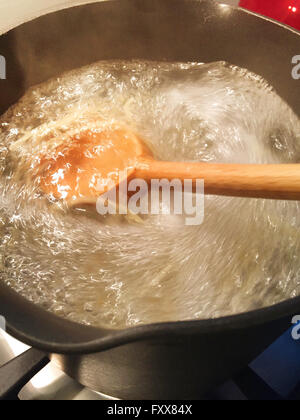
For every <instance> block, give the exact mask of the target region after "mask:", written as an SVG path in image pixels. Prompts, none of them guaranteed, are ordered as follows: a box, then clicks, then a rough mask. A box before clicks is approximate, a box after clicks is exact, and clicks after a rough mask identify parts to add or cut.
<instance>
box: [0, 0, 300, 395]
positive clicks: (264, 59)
mask: <svg viewBox="0 0 300 420" xmlns="http://www.w3.org/2000/svg"><path fill="white" fill-rule="evenodd" d="M299 52H300V37H299V33H298V32H296V31H293V30H292V29H288V28H286V27H284V26H282V25H279V24H276V23H274V22H272V21H270V20H268V19H264V18H260V17H257V16H256V15H253V14H252V13H249V12H246V11H243V10H239V9H234V8H229V7H227V6H226V7H224V6H221V5H219V4H216V3H215V2H214V1H201V0H198V1H195V0H120V1H119V0H114V1H107V2H102V3H98V4H92V5H87V6H81V7H75V8H72V9H69V10H65V11H61V12H57V13H54V14H51V15H47V16H45V17H41V18H39V19H37V20H35V21H32V22H30V23H26V24H24V25H22V26H21V27H18V28H16V29H14V30H13V31H11V32H9V33H8V34H6V35H3V36H2V37H0V53H1V54H2V55H4V56H6V58H7V67H8V68H7V75H8V79H7V80H5V81H0V91H1V97H0V109H1V111H4V110H6V109H7V108H8V106H9V105H11V104H12V103H14V102H15V101H16V100H18V99H19V97H20V96H21V95H22V94H23V93H24V92H25V91H26V89H27V88H29V87H30V86H32V85H34V84H36V83H39V82H42V81H45V80H47V79H48V78H50V77H53V76H56V75H58V74H60V73H62V72H64V71H66V70H70V69H73V68H76V67H80V66H83V65H86V64H89V63H92V62H95V61H97V60H102V59H116V58H117V59H120V58H123V59H131V58H144V59H153V60H166V61H202V62H210V61H218V60H225V61H228V62H230V63H232V64H236V65H238V66H241V67H246V68H248V69H249V70H251V71H254V72H255V73H258V74H260V75H262V76H263V77H265V78H266V79H267V80H268V81H269V82H270V83H271V84H272V85H273V86H274V87H275V88H276V90H277V91H278V93H279V94H280V95H281V96H282V97H283V98H284V99H285V100H286V101H287V102H288V103H289V105H290V106H291V107H292V108H293V109H294V111H295V112H296V113H297V114H298V115H299V114H300V95H299V86H300V81H297V80H294V79H293V78H292V75H291V72H292V57H293V56H295V55H297V54H299ZM297 313H300V298H296V299H292V300H289V301H286V302H284V303H282V304H279V305H276V306H273V307H269V308H266V309H263V310H258V311H254V312H249V313H247V314H242V315H237V316H233V317H227V318H222V319H215V320H205V321H191V322H173V323H167V324H156V325H147V326H142V327H138V328H131V329H127V330H123V331H116V330H111V331H109V330H105V329H97V328H90V327H86V326H82V325H78V324H75V323H71V322H69V321H65V320H63V319H60V318H57V317H56V316H54V315H52V314H50V313H48V312H45V311H43V310H42V309H40V308H38V307H37V306H35V305H33V304H32V303H29V302H28V301H26V300H24V299H23V298H22V297H20V296H19V295H17V294H16V293H15V292H13V291H12V290H10V289H9V288H8V287H7V286H5V285H4V284H1V285H0V314H1V315H3V316H5V318H6V320H7V328H8V332H9V333H11V334H12V335H13V336H15V337H16V338H18V339H20V340H21V341H23V342H25V343H27V344H29V345H31V346H33V347H35V348H36V349H40V350H42V351H44V352H46V353H47V355H49V357H50V358H51V359H53V360H55V362H57V363H58V364H59V366H60V367H61V368H62V369H63V370H64V371H65V372H66V373H68V374H69V375H70V376H72V377H73V378H75V379H76V380H78V381H79V382H80V383H81V384H83V385H86V386H88V387H90V388H92V389H94V390H98V391H101V392H102V393H104V394H108V395H111V396H114V397H116V398H121V399H196V398H197V399H198V398H199V397H201V395H203V394H204V393H205V392H206V391H208V390H210V389H211V388H212V387H214V386H216V385H218V384H220V383H222V382H223V381H224V380H226V379H227V378H229V377H231V376H232V375H234V374H236V373H237V372H239V370H241V369H242V368H243V367H245V366H246V365H247V364H249V363H250V362H251V361H252V360H253V359H254V358H256V357H257V356H258V355H259V354H260V353H261V352H262V351H263V350H264V349H266V348H267V347H268V346H269V345H270V344H271V343H272V342H273V341H274V340H275V339H276V338H277V337H278V336H280V335H281V334H282V333H283V332H284V331H285V330H287V329H288V328H289V327H290V325H291V320H292V316H293V315H295V314H297ZM29 356H30V355H28V354H27V356H24V357H27V359H28V357H29ZM31 358H32V360H33V361H32V365H31V367H32V370H33V371H34V368H35V367H36V365H37V364H39V363H42V362H43V355H41V354H40V353H36V352H35V353H31ZM20 361H22V359H19V362H18V363H19V365H20ZM38 362H39V363H38ZM14 363H16V362H14ZM21 364H22V363H21ZM39 366H40V365H39ZM13 367H15V365H13ZM10 368H11V367H10ZM8 371H9V366H6V367H5V368H3V369H2V370H0V393H1V390H2V396H3V395H5V393H6V392H7V391H8V390H9V389H10V384H9V381H10V380H11V379H9V378H8V377H7V372H8ZM10 372H11V371H10ZM27 373H28V372H27ZM31 373H32V372H31ZM4 378H5V383H4V381H3V379H4ZM27 379H28V377H27ZM6 395H7V394H6Z"/></svg>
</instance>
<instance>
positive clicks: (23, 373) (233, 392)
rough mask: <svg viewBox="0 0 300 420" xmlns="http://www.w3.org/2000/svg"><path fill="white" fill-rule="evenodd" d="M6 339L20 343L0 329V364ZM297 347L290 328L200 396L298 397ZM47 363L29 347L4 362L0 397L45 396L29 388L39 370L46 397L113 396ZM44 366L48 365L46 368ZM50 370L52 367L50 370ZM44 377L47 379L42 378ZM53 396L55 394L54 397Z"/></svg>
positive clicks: (209, 398)
mask: <svg viewBox="0 0 300 420" xmlns="http://www.w3.org/2000/svg"><path fill="white" fill-rule="evenodd" d="M1 336H3V340H1ZM7 340H10V341H11V340H12V347H13V348H14V349H16V346H18V345H20V346H22V344H21V343H18V342H17V341H16V340H14V339H12V338H11V337H9V336H7V335H6V334H5V333H3V332H1V331H0V364H1V355H2V353H3V351H4V350H3V348H4V347H3V343H4V344H5V343H6V344H7ZM299 346H300V341H295V340H293V339H292V335H291V331H288V332H287V333H286V334H284V335H283V336H282V337H281V338H280V339H279V340H277V341H276V342H275V343H274V344H273V345H272V346H271V347H270V348H269V349H268V350H266V351H265V352H264V353H263V354H262V355H261V356H259V357H258V359H256V360H255V361H254V362H253V363H252V364H251V366H249V367H246V368H245V369H244V370H243V371H242V372H241V373H240V374H239V375H237V376H236V377H234V378H232V379H231V380H230V381H228V382H226V383H225V384H223V385H222V386H220V387H219V388H218V389H215V390H214V391H212V392H210V393H209V394H207V395H205V396H204V398H203V397H202V398H201V396H200V395H199V399H205V400H252V401H253V400H256V401H257V400H268V401H280V400H297V401H298V400H300V358H299ZM23 348H24V347H23ZM19 351H20V349H19ZM17 352H18V351H17ZM15 353H16V352H15ZM48 364H49V359H48V358H47V356H45V354H43V353H42V352H40V351H38V350H36V349H29V350H27V351H25V352H24V353H22V354H21V355H20V356H18V357H15V358H13V359H12V360H10V362H8V363H6V364H4V365H3V366H2V368H1V369H0V374H1V375H0V399H3V400H18V399H44V398H42V397H43V395H42V394H41V395H35V393H34V391H33V389H34V387H33V386H32V388H31V390H30V389H29V386H30V384H28V382H29V381H30V380H31V379H32V378H34V377H35V375H36V374H37V373H38V372H40V373H39V375H41V374H42V373H44V382H43V381H40V383H39V385H40V386H41V387H42V388H43V387H44V388H45V389H47V386H48V387H49V386H50V387H51V392H52V398H51V395H50V398H49V395H48V397H47V398H45V399H58V398H59V399H82V400H85V399H98V400H99V399H100V400H113V399H114V398H112V397H108V396H105V395H102V394H100V393H96V392H94V391H90V390H88V389H86V388H83V387H82V386H81V385H79V384H76V382H75V381H73V380H72V379H70V378H68V377H67V376H66V375H64V374H63V373H62V372H60V373H59V374H58V375H59V377H54V376H53V369H55V368H53V366H51V363H50V364H49V365H48ZM46 365H48V366H47V367H46V368H45V366H46ZM44 368H45V369H44ZM43 369H44V370H43ZM47 369H48V371H47ZM50 369H52V372H51V371H50ZM39 375H38V376H36V379H35V378H34V379H33V381H32V385H33V383H34V382H35V380H37V379H38V377H39ZM51 375H52V376H51ZM45 378H46V379H47V381H45ZM53 378H54V379H53ZM46 382H47V383H46ZM24 387H25V388H24ZM50 394H51V393H50ZM54 395H56V397H55V398H54Z"/></svg>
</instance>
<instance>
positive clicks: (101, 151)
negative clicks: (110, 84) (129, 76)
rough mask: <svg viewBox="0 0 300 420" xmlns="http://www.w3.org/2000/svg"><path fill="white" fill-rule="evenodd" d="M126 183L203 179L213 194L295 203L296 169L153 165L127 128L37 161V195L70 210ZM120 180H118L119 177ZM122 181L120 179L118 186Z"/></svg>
mask: <svg viewBox="0 0 300 420" xmlns="http://www.w3.org/2000/svg"><path fill="white" fill-rule="evenodd" d="M124 170H126V171H127V175H126V176H127V178H128V180H131V179H133V178H141V179H144V180H146V181H147V182H149V183H150V182H151V180H152V179H162V178H165V179H168V180H173V179H179V180H182V181H184V180H187V179H190V180H193V181H194V182H195V181H196V180H197V179H204V181H205V193H206V194H213V195H224V196H236V197H253V198H272V199H284V200H300V164H274V165H259V164H253V165H248V164H223V163H187V162H162V161H156V160H154V158H153V155H152V153H151V152H150V150H149V149H148V147H147V146H146V145H145V143H144V142H143V140H142V139H141V138H139V137H138V136H137V135H136V134H134V133H133V132H132V131H130V130H129V129H127V128H119V127H113V128H111V127H110V128H103V129H100V130H88V131H84V132H81V133H80V134H78V135H76V136H74V137H72V138H70V140H69V141H68V142H67V143H64V144H63V145H61V146H59V147H57V148H56V149H55V150H54V151H53V152H51V153H49V155H47V156H42V157H41V159H40V163H39V166H38V170H37V173H36V174H37V176H38V177H39V182H40V186H41V188H42V190H43V191H44V192H45V193H46V194H47V195H50V196H52V197H54V198H56V199H63V200H66V201H67V202H68V204H70V205H75V204H76V205H77V204H80V203H94V202H95V201H96V200H97V198H98V197H99V196H100V195H101V194H103V193H104V192H106V191H107V190H109V189H110V188H112V187H113V186H117V185H118V184H119V182H120V179H119V174H120V173H122V172H123V171H124ZM123 176H124V175H123ZM122 180H123V178H122V177H121V181H122Z"/></svg>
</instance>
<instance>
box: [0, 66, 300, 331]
mask: <svg viewBox="0 0 300 420" xmlns="http://www.w3.org/2000/svg"><path fill="white" fill-rule="evenodd" d="M95 117H96V118H98V117H99V118H105V119H106V120H107V121H110V122H114V121H118V122H121V123H124V124H126V125H129V126H130V127H131V128H133V129H134V130H135V131H136V132H137V133H139V134H140V135H141V136H142V137H143V138H144V139H145V141H146V142H147V143H148V144H149V145H150V146H151V148H152V150H154V153H155V156H156V157H157V158H159V159H163V160H186V161H206V162H237V163H279V162H286V163H289V162H290V163H295V162H300V122H299V120H298V119H297V117H296V116H295V115H294V114H293V112H292V111H291V110H290V109H289V107H288V106H287V105H286V104H285V103H284V102H283V101H282V100H281V99H280V98H279V97H278V95H276V93H275V92H274V91H273V90H272V88H271V87H270V86H269V85H268V84H267V83H266V82H265V81H264V80H262V79H261V78H260V77H259V76H256V75H254V74H252V73H249V72H248V71H246V70H242V69H239V68H237V67H232V66H229V65H227V64H226V63H211V64H205V65H204V64H195V63H194V64H167V63H165V64H163V63H147V62H100V63H97V64H94V65H92V66H90V67H86V68H84V69H80V70H77V71H74V72H71V73H68V74H66V75H63V76H61V77H60V78H59V79H56V80H52V81H50V82H48V83H45V84H43V85H41V86H38V87H35V88H33V89H32V90H30V91H29V92H28V93H27V94H26V95H25V96H24V98H23V99H22V100H21V101H20V102H19V103H18V104H17V105H16V106H14V107H13V108H11V109H10V110H9V111H8V113H7V114H6V115H4V116H3V117H2V119H1V121H0V125H1V134H0V171H1V172H0V173H1V180H0V231H1V245H0V275H1V281H4V282H6V283H7V284H8V285H10V286H11V287H13V288H14V289H15V290H17V291H18V292H19V293H21V294H22V295H23V296H25V297H26V298H28V299H30V300H32V301H33V302H35V303H37V304H39V305H41V306H43V307H44V308H46V309H48V310H50V311H53V312H54V313H56V314H58V315H60V316H63V317H67V318H69V319H72V320H75V321H78V322H81V323H87V324H92V325H102V326H103V325H106V326H112V327H116V328H119V327H125V326H129V325H137V324H142V323H150V322H161V321H169V320H185V319H202V318H208V317H219V316H222V315H227V314H233V313H239V312H243V311H247V310H251V309H255V308H260V307H263V306H267V305H272V304H274V303H276V302H279V301H282V300H284V299H287V298H290V297H294V296H297V295H299V294H300V259H299V255H300V235H299V226H300V212H299V210H300V209H299V203H298V202H286V201H277V202H276V201H271V200H255V199H238V198H225V197H206V199H205V220H204V223H203V225H201V226H198V227H195V226H193V227H188V226H185V225H184V216H182V217H181V216H176V217H175V216H173V217H167V216H164V217H163V216H149V217H145V218H143V221H141V223H136V220H130V219H128V218H127V219H125V218H121V217H117V216H116V217H110V218H101V217H100V216H95V213H93V212H87V211H86V209H77V210H74V211H70V210H68V209H67V208H66V207H65V206H64V205H63V204H57V203H53V202H50V201H49V200H47V199H46V198H45V197H43V195H42V194H41V193H40V191H39V189H38V186H37V185H36V184H35V183H32V182H29V181H30V170H31V169H30V165H31V163H32V159H33V157H34V156H36V155H37V153H40V152H41V151H42V150H48V149H49V148H51V147H53V144H56V143H53V142H54V139H56V140H55V141H60V142H62V141H67V139H68V137H69V136H70V133H71V132H74V131H76V130H79V129H84V127H88V126H89V121H91V119H94V118H95ZM57 139H58V140H57ZM91 213H93V214H91Z"/></svg>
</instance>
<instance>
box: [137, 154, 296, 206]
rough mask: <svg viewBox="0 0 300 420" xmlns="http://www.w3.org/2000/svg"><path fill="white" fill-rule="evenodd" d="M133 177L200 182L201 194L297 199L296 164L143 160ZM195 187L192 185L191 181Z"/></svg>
mask: <svg viewBox="0 0 300 420" xmlns="http://www.w3.org/2000/svg"><path fill="white" fill-rule="evenodd" d="M135 177H136V178H142V179H145V180H146V181H147V182H151V180H152V179H168V180H173V179H179V180H180V181H184V180H188V179H189V180H193V181H196V180H197V179H200V180H204V182H205V194H209V195H223V196H233V197H252V198H270V199H278V200H300V164H272V165H268V164H264V165H263V164H250V165H249V164H223V163H198V162H197V163H189V162H163V161H162V162H161V161H155V160H150V159H143V160H141V162H140V163H139V164H138V165H137V168H136V172H135ZM194 186H195V182H194Z"/></svg>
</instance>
